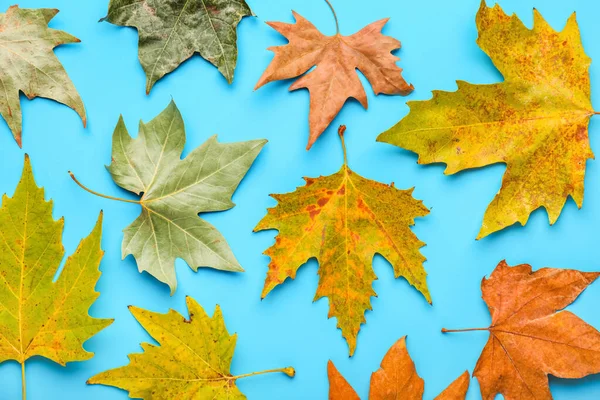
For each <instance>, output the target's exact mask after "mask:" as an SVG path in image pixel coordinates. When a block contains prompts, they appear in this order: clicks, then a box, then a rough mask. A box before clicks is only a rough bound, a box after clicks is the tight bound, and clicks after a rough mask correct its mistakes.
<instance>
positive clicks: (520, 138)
mask: <svg viewBox="0 0 600 400" xmlns="http://www.w3.org/2000/svg"><path fill="white" fill-rule="evenodd" d="M477 28H478V30H479V38H478V39H477V44H478V45H479V47H481V49H482V50H483V51H485V52H486V53H487V54H488V55H489V56H490V58H491V59H492V61H493V62H494V65H495V66H496V67H497V68H498V70H499V71H500V72H501V73H502V75H504V78H505V80H504V82H502V83H496V84H491V85H474V84H470V83H467V82H462V81H459V82H457V84H458V91H456V92H452V93H450V92H441V91H434V93H433V98H432V99H431V100H428V101H419V102H410V103H409V105H410V108H411V111H410V114H409V115H408V116H406V117H405V118H404V119H403V120H402V121H400V122H399V123H398V124H397V125H396V126H394V127H393V128H391V129H390V130H388V131H387V132H384V133H382V134H381V135H380V136H379V138H378V139H377V140H378V141H382V142H388V143H391V144H394V145H397V146H400V147H403V148H405V149H408V150H411V151H413V152H415V153H418V154H419V161H418V162H419V163H420V164H429V163H445V164H446V165H447V168H446V170H445V173H446V174H454V173H456V172H458V171H462V170H465V169H469V168H478V167H482V166H485V165H490V164H495V163H505V164H506V165H507V168H506V173H505V174H504V177H503V180H502V187H501V189H500V191H499V192H498V194H497V195H496V197H495V198H494V200H493V201H492V203H491V204H490V205H489V207H488V209H487V211H486V213H485V216H484V219H483V225H482V227H481V231H480V232H479V235H478V239H479V238H482V237H485V236H487V235H489V234H490V233H492V232H495V231H498V230H501V229H503V228H505V227H507V226H510V225H512V224H514V223H516V222H519V223H521V225H525V224H526V223H527V220H528V218H529V215H530V214H531V213H532V212H533V211H534V210H536V209H538V208H540V207H544V208H545V209H546V210H547V212H548V217H549V220H550V224H553V223H554V222H556V220H557V218H558V216H559V215H560V212H561V210H562V208H563V206H564V204H565V202H566V200H567V198H568V196H572V197H573V199H574V200H575V202H576V203H577V206H578V207H579V208H581V205H582V202H583V181H584V175H585V165H586V161H587V160H588V159H590V158H593V153H592V151H591V149H590V144H589V139H588V123H589V120H590V117H591V116H592V115H594V114H595V112H594V110H593V108H592V105H591V101H590V78H589V72H588V69H589V66H590V63H591V60H590V58H589V57H588V56H587V55H586V54H585V52H584V50H583V46H582V43H581V38H580V34H579V27H578V25H577V21H576V19H575V14H573V15H572V16H571V18H569V20H568V21H567V24H566V26H565V28H564V29H563V31H562V32H556V31H555V30H554V29H552V27H551V26H550V25H549V24H548V23H547V22H546V21H545V20H544V19H543V18H542V16H541V15H540V13H539V12H538V11H537V10H534V26H533V29H528V28H527V27H526V26H525V25H523V23H522V22H521V21H520V20H519V18H518V17H517V16H516V15H512V16H510V17H509V16H508V15H506V14H505V13H504V11H503V10H502V9H501V8H500V7H499V6H498V5H496V6H494V7H487V6H486V4H485V1H482V2H481V7H480V9H479V12H478V14H477Z"/></svg>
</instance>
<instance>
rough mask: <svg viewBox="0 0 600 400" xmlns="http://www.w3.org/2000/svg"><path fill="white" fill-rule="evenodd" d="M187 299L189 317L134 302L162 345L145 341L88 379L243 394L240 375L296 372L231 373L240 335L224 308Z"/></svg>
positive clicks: (188, 395) (138, 391) (165, 391)
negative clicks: (210, 309)
mask: <svg viewBox="0 0 600 400" xmlns="http://www.w3.org/2000/svg"><path fill="white" fill-rule="evenodd" d="M185 301H186V304H187V307H188V311H189V314H190V316H189V318H187V319H186V318H185V317H183V316H182V315H181V314H179V313H178V312H177V311H174V310H169V312H168V313H166V314H160V313H154V312H151V311H147V310H144V309H142V308H137V307H130V308H129V309H130V311H131V313H132V314H133V315H134V317H135V318H136V319H137V320H138V322H139V323H140V324H141V325H142V326H143V327H144V329H146V331H147V332H148V333H149V334H150V335H151V336H152V337H153V338H154V339H155V340H156V341H157V342H158V343H159V346H156V345H154V344H150V343H142V348H143V350H144V352H143V353H140V354H132V355H131V356H130V361H131V362H130V363H129V365H126V366H124V367H120V368H116V369H113V370H110V371H106V372H102V373H100V374H98V375H96V376H94V377H93V378H91V379H90V380H89V381H88V383H90V384H101V385H109V386H115V387H118V388H121V389H124V390H126V391H128V392H129V397H131V398H142V399H199V400H200V399H212V400H244V399H246V396H244V395H243V394H242V392H240V390H239V389H238V388H237V386H236V385H235V382H236V380H237V379H241V378H246V377H250V376H255V375H260V374H265V373H271V372H282V373H284V374H286V375H288V376H290V377H293V376H294V374H295V372H294V369H293V368H291V367H288V368H282V369H275V370H268V371H262V372H253V373H249V374H243V375H238V376H233V375H231V373H230V372H229V370H230V365H231V360H232V358H233V351H234V350H235V343H236V340H237V335H229V333H228V332H227V328H226V327H225V321H224V320H223V314H221V308H220V307H219V306H217V308H216V310H215V313H214V315H213V316H212V317H209V316H208V315H207V314H206V312H205V311H204V310H203V309H202V307H201V306H200V305H199V304H198V303H197V302H196V301H195V300H194V299H192V298H191V297H186V300H185Z"/></svg>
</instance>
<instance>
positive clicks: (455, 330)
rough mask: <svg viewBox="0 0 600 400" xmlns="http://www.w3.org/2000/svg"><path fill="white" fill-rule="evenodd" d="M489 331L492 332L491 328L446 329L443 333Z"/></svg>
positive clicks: (443, 329)
mask: <svg viewBox="0 0 600 400" xmlns="http://www.w3.org/2000/svg"><path fill="white" fill-rule="evenodd" d="M489 330H490V328H467V329H446V328H442V333H456V332H472V331H489Z"/></svg>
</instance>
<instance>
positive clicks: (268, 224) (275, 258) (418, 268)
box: [254, 126, 431, 355]
mask: <svg viewBox="0 0 600 400" xmlns="http://www.w3.org/2000/svg"><path fill="white" fill-rule="evenodd" d="M344 130H345V127H344V126H341V127H340V130H339V132H340V137H341V139H342V147H344V137H343V133H344ZM345 155H346V149H345V147H344V165H343V166H342V168H341V169H340V171H339V172H337V173H335V174H333V175H330V176H325V177H319V178H304V179H305V180H306V186H302V187H299V188H298V189H297V190H296V191H295V192H292V193H287V194H274V195H271V196H272V197H273V198H274V199H275V200H277V201H278V202H279V204H278V205H277V206H276V207H274V208H270V209H269V210H268V213H267V215H266V216H265V217H264V218H263V219H262V221H260V222H259V224H258V225H257V226H256V228H255V229H254V230H255V232H256V231H262V230H266V229H277V230H278V231H279V234H278V235H277V237H276V238H275V244H274V245H273V246H272V247H270V248H269V249H268V250H267V251H266V252H265V253H264V254H266V255H268V256H269V257H271V262H270V264H269V271H268V273H267V278H266V281H265V286H264V289H263V292H262V297H263V298H264V297H265V296H266V295H267V294H268V293H269V292H271V290H273V288H275V287H276V286H278V285H279V284H281V283H283V282H284V281H285V280H286V279H287V278H292V279H294V278H295V277H296V272H297V271H298V268H300V266H301V265H302V264H304V263H305V262H306V261H307V260H308V259H309V258H311V257H315V258H317V259H318V261H319V263H320V267H319V287H318V289H317V293H316V296H315V300H317V299H320V298H322V297H328V298H329V317H330V318H331V317H336V318H337V322H338V327H339V328H340V329H341V330H342V335H343V336H344V338H346V341H347V342H348V345H349V347H350V355H352V354H354V350H355V349H356V337H357V335H358V331H359V330H360V325H361V324H362V323H364V322H365V317H364V313H365V311H366V310H370V309H371V296H375V295H376V293H375V291H374V290H373V288H372V284H373V281H374V280H375V279H377V277H376V276H375V273H374V271H373V268H372V267H371V264H372V261H373V257H374V256H375V254H376V253H379V254H381V255H382V256H383V257H385V258H386V259H387V260H388V261H389V262H390V263H391V264H392V268H393V269H394V276H395V277H396V278H399V277H401V276H402V277H404V278H405V279H406V280H407V281H408V282H409V283H410V284H411V285H413V286H414V287H415V288H416V289H417V290H418V291H419V292H421V293H422V294H423V296H424V297H425V299H426V300H427V301H428V302H429V303H431V296H430V295H429V290H428V289H427V283H426V279H425V278H426V275H427V274H426V273H425V269H424V268H423V265H422V264H423V262H424V261H425V257H423V256H422V255H421V253H420V252H419V249H420V248H421V247H423V246H424V245H425V243H423V242H421V241H420V240H419V239H418V238H417V237H416V236H415V234H414V233H413V232H412V231H411V230H410V226H411V225H414V219H415V218H416V217H423V216H425V215H427V214H428V213H429V210H427V208H425V206H423V203H422V202H421V201H418V200H415V199H414V198H413V197H412V192H413V189H409V190H398V189H396V188H395V187H394V184H391V185H384V184H383V183H378V182H374V181H371V180H368V179H365V178H363V177H362V176H360V175H357V174H356V173H355V172H353V171H352V170H351V169H350V168H349V167H348V163H347V160H346V156H345Z"/></svg>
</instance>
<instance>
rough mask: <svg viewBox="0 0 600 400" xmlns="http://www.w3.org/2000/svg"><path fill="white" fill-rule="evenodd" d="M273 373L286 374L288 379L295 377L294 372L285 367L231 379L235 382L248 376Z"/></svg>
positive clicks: (290, 368)
mask: <svg viewBox="0 0 600 400" xmlns="http://www.w3.org/2000/svg"><path fill="white" fill-rule="evenodd" d="M273 372H282V373H284V374H286V375H287V376H289V377H293V376H294V375H296V371H295V370H294V368H292V367H287V368H278V369H268V370H266V371H260V372H251V373H249V374H243V375H238V376H233V377H231V379H234V380H237V379H241V378H248V377H250V376H256V375H263V374H270V373H273Z"/></svg>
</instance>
